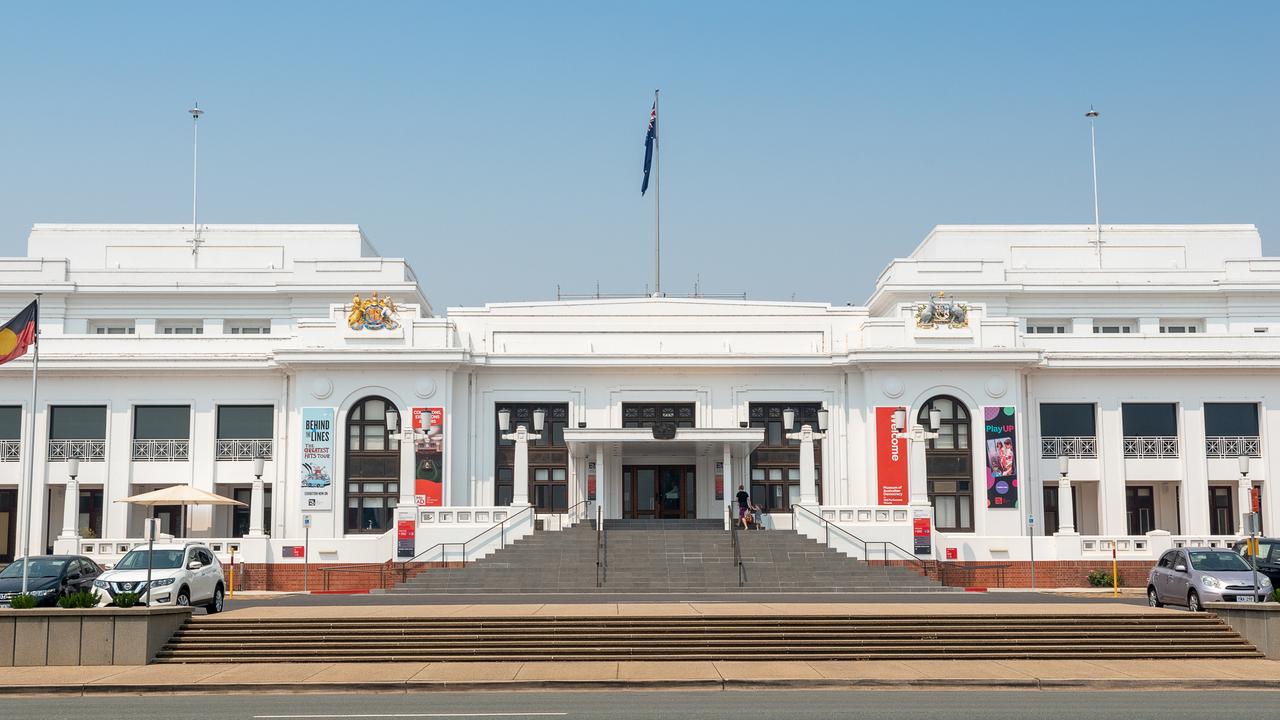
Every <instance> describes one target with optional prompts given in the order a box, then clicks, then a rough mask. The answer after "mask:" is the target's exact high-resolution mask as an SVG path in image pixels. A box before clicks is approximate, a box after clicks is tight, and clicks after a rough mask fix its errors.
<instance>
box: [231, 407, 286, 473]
mask: <svg viewBox="0 0 1280 720" xmlns="http://www.w3.org/2000/svg"><path fill="white" fill-rule="evenodd" d="M274 423H275V408H274V407H272V406H271V405H219V406H218V428H217V432H218V442H217V459H219V460H253V459H254V458H262V459H263V460H270V459H271V451H272V440H271V434H272V432H273V429H274Z"/></svg>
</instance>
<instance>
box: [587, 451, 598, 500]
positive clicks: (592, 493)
mask: <svg viewBox="0 0 1280 720" xmlns="http://www.w3.org/2000/svg"><path fill="white" fill-rule="evenodd" d="M587 499H588V500H592V501H594V500H595V499H596V461H595V460H592V461H590V462H588V463H587Z"/></svg>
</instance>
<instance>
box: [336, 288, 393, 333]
mask: <svg viewBox="0 0 1280 720" xmlns="http://www.w3.org/2000/svg"><path fill="white" fill-rule="evenodd" d="M399 315H400V309H399V308H398V307H396V304H395V302H393V301H392V300H391V298H390V297H383V298H380V297H378V291H377V290H374V291H373V295H372V296H370V297H369V298H368V299H366V300H361V299H360V295H359V294H357V295H355V296H353V297H352V298H351V312H350V313H348V314H347V327H349V328H351V329H352V330H395V329H397V328H399V327H400V320H399Z"/></svg>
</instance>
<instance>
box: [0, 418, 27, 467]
mask: <svg viewBox="0 0 1280 720" xmlns="http://www.w3.org/2000/svg"><path fill="white" fill-rule="evenodd" d="M21 459H22V408H20V407H18V406H16V405H6V406H0V462H18V461H20V460H21Z"/></svg>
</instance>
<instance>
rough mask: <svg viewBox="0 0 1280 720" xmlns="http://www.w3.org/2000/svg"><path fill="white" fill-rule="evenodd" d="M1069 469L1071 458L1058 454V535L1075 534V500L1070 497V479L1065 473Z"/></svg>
mask: <svg viewBox="0 0 1280 720" xmlns="http://www.w3.org/2000/svg"><path fill="white" fill-rule="evenodd" d="M1070 469H1071V458H1069V457H1067V456H1066V455H1059V456H1058V474H1059V475H1060V476H1061V477H1060V478H1059V479H1058V534H1059V535H1075V534H1076V519H1075V514H1076V510H1075V500H1074V498H1072V497H1071V480H1069V479H1068V478H1067V473H1068V472H1069V471H1070Z"/></svg>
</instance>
